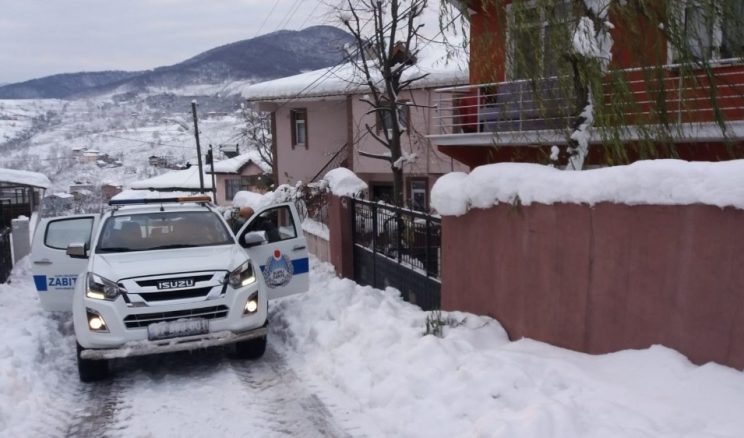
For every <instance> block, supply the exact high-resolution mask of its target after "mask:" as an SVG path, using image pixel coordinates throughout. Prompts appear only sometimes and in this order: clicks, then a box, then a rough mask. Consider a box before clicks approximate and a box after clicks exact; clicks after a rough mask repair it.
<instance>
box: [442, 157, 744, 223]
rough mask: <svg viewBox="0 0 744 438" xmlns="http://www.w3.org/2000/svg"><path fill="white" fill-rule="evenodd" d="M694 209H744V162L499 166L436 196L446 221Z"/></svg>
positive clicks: (449, 181) (455, 177)
mask: <svg viewBox="0 0 744 438" xmlns="http://www.w3.org/2000/svg"><path fill="white" fill-rule="evenodd" d="M517 200H518V201H519V202H520V203H521V204H524V205H529V204H531V203H533V202H537V203H542V204H554V203H578V204H582V203H583V204H590V205H593V204H596V203H599V202H612V203H617V204H628V205H636V204H658V205H688V204H706V205H713V206H717V207H736V208H744V160H733V161H724V162H718V163H709V162H687V161H682V160H648V161H638V162H635V163H633V164H630V165H627V166H614V167H605V168H601V169H592V170H584V171H581V172H565V171H562V170H558V169H555V168H553V167H549V166H542V165H539V164H523V163H498V164H489V165H486V166H480V167H477V168H475V169H474V170H473V171H472V172H470V174H465V173H461V172H453V173H448V174H446V175H444V176H442V177H441V178H439V179H438V180H437V182H436V183H435V184H434V187H433V188H432V191H431V203H432V206H433V207H434V208H435V209H436V210H437V211H438V212H439V213H440V214H442V215H456V216H459V215H463V214H465V213H467V211H468V210H469V209H470V208H490V207H492V206H493V205H495V204H497V203H502V202H505V203H514V202H517Z"/></svg>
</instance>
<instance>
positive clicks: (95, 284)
mask: <svg viewBox="0 0 744 438" xmlns="http://www.w3.org/2000/svg"><path fill="white" fill-rule="evenodd" d="M120 294H121V288H120V287H119V285H118V284H116V283H114V282H113V281H111V280H107V279H105V278H103V277H101V276H100V275H98V274H94V273H92V272H88V281H87V288H86V290H85V296H86V297H88V298H93V299H95V300H108V301H113V300H115V299H116V297H118V296H119V295H120Z"/></svg>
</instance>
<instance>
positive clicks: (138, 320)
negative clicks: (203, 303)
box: [124, 306, 228, 328]
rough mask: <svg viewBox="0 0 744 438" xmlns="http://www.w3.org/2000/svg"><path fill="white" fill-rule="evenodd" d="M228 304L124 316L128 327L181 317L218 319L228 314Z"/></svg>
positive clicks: (143, 325)
mask: <svg viewBox="0 0 744 438" xmlns="http://www.w3.org/2000/svg"><path fill="white" fill-rule="evenodd" d="M227 311H228V309H227V306H212V307H202V308H200V309H186V310H176V311H172V312H154V313H140V314H137V315H129V316H127V317H126V318H124V325H125V326H126V327H127V328H140V327H147V326H148V325H150V324H153V323H156V322H167V321H175V320H177V319H181V318H204V319H217V318H224V317H226V316H227Z"/></svg>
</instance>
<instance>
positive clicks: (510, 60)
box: [504, 0, 578, 81]
mask: <svg viewBox="0 0 744 438" xmlns="http://www.w3.org/2000/svg"><path fill="white" fill-rule="evenodd" d="M520 4H521V6H520V7H524V8H525V9H537V8H538V6H540V5H538V3H537V1H536V0H528V1H525V2H522V3H520ZM558 4H561V5H562V6H563V7H567V8H569V9H572V8H573V7H574V6H573V3H572V2H571V0H557V1H556V6H557V5H558ZM538 13H539V20H538V22H537V23H534V24H530V25H526V26H525V27H524V28H523V29H520V30H526V29H528V28H530V29H539V32H540V36H539V44H540V49H541V50H540V53H538V54H537V55H536V57H537V58H538V59H537V62H538V63H539V69H540V74H541V75H542V77H543V78H549V77H552V76H554V74H550V75H549V74H548V73H547V72H546V71H545V69H546V63H545V52H546V50H545V47H546V46H545V40H546V29H547V28H548V26H549V25H550V22H549V20H548V19H547V18H546V11H545V10H544V9H540V10H538ZM506 17H507V25H506V57H505V59H504V64H505V67H506V69H505V70H506V75H507V79H508V80H509V81H519V80H526V79H530V77H529V76H528V77H524V78H520V77H516V76H515V75H516V72H515V69H516V67H517V66H516V65H515V64H516V63H515V62H514V60H515V58H514V51H515V50H516V49H515V44H516V41H517V39H516V38H514V33H515V31H514V27H515V22H514V4H513V3H509V4H508V5H506ZM577 18H578V17H577V16H576V14H575V10H574V11H572V13H571V14H570V16H568V17H566V18H565V22H566V23H570V22H571V21H572V20H576V19H577Z"/></svg>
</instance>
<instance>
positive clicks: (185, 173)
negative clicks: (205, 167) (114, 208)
mask: <svg viewBox="0 0 744 438" xmlns="http://www.w3.org/2000/svg"><path fill="white" fill-rule="evenodd" d="M129 187H130V188H132V189H156V190H185V191H188V190H199V187H200V186H199V167H198V166H191V167H190V168H188V169H184V170H174V171H172V172H166V173H164V174H162V175H158V176H155V177H152V178H148V179H145V180H141V181H135V182H133V183H131V184H129ZM204 188H205V189H208V190H211V189H212V175H210V174H208V173H206V172H205V173H204Z"/></svg>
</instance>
